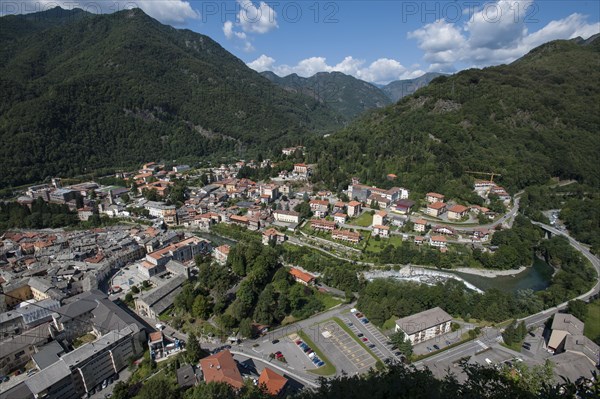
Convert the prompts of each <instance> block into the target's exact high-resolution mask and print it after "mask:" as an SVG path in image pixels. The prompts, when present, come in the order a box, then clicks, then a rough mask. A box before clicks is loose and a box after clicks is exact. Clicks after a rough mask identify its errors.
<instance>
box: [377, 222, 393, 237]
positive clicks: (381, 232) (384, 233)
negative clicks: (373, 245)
mask: <svg viewBox="0 0 600 399" xmlns="http://www.w3.org/2000/svg"><path fill="white" fill-rule="evenodd" d="M373 235H374V236H379V237H383V238H388V237H389V236H390V228H389V226H382V225H379V224H376V225H373Z"/></svg>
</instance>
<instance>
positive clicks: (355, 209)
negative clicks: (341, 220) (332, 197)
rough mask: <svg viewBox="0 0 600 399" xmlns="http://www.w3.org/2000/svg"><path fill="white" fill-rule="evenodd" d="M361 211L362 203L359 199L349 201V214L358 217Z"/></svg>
mask: <svg viewBox="0 0 600 399" xmlns="http://www.w3.org/2000/svg"><path fill="white" fill-rule="evenodd" d="M360 211H361V203H360V202H358V201H350V202H349V203H348V216H350V217H351V218H352V217H356V216H358V215H360Z"/></svg>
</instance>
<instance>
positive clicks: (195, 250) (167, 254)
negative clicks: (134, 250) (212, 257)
mask: <svg viewBox="0 0 600 399" xmlns="http://www.w3.org/2000/svg"><path fill="white" fill-rule="evenodd" d="M210 250H211V248H210V242H208V241H207V240H204V239H202V238H198V237H190V238H186V239H185V240H183V241H180V242H177V243H174V244H171V245H169V246H167V247H165V248H161V249H159V250H158V251H154V252H152V253H149V254H148V255H146V262H148V263H150V264H153V265H156V266H164V265H166V264H167V263H168V262H169V261H170V260H176V261H178V262H187V261H189V260H192V259H194V257H195V256H196V255H199V254H201V253H209V252H210Z"/></svg>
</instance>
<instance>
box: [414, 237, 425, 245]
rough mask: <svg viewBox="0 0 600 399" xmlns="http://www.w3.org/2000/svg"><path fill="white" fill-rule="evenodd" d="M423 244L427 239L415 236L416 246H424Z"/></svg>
mask: <svg viewBox="0 0 600 399" xmlns="http://www.w3.org/2000/svg"><path fill="white" fill-rule="evenodd" d="M423 242H425V237H423V236H415V244H416V245H423Z"/></svg>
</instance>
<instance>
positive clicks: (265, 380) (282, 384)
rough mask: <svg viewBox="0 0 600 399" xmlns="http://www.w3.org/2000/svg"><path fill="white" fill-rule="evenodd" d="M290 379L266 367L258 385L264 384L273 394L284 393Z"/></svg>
mask: <svg viewBox="0 0 600 399" xmlns="http://www.w3.org/2000/svg"><path fill="white" fill-rule="evenodd" d="M287 383H288V379H287V378H285V377H284V376H282V375H280V374H277V373H276V372H274V371H273V370H271V369H270V368H268V367H265V368H264V369H263V371H262V373H260V377H258V385H259V386H260V385H262V386H263V387H264V388H265V390H266V391H267V392H268V393H269V394H270V395H272V396H279V395H283V393H284V391H285V388H286V387H287Z"/></svg>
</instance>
